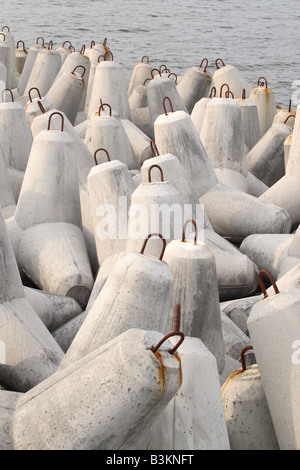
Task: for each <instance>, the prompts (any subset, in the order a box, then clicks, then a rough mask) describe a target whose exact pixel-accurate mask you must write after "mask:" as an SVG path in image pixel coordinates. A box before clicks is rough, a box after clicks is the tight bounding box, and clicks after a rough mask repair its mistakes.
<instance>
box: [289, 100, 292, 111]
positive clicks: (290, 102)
mask: <svg viewBox="0 0 300 470" xmlns="http://www.w3.org/2000/svg"><path fill="white" fill-rule="evenodd" d="M291 110H292V100H290V101H289V113H290V112H291Z"/></svg>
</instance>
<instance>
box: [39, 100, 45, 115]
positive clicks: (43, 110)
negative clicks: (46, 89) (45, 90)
mask: <svg viewBox="0 0 300 470" xmlns="http://www.w3.org/2000/svg"><path fill="white" fill-rule="evenodd" d="M37 104H38V106H39V108H40V110H41V111H42V114H45V113H46V110H45V108H44V106H43V105H42V102H41V101H40V100H38V102H37Z"/></svg>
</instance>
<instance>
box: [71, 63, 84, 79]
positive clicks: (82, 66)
mask: <svg viewBox="0 0 300 470" xmlns="http://www.w3.org/2000/svg"><path fill="white" fill-rule="evenodd" d="M79 67H81V68H82V69H83V74H82V75H81V78H83V76H84V74H85V67H84V65H77V66H76V67H75V68H74V70H73V72H72V73H74V72H75V70H76V69H78V68H79Z"/></svg>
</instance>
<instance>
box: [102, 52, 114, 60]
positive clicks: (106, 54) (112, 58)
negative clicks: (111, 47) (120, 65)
mask: <svg viewBox="0 0 300 470" xmlns="http://www.w3.org/2000/svg"><path fill="white" fill-rule="evenodd" d="M108 54H110V55H111V60H112V61H113V60H114V56H113V53H112V52H111V51H106V52H105V54H104V60H106V58H107V56H108Z"/></svg>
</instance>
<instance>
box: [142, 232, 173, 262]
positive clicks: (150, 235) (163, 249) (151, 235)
mask: <svg viewBox="0 0 300 470" xmlns="http://www.w3.org/2000/svg"><path fill="white" fill-rule="evenodd" d="M151 237H159V238H161V239H162V241H163V247H162V250H161V253H160V256H159V261H161V260H162V259H163V256H164V253H165V249H166V246H167V242H166V239H165V238H164V237H163V236H162V235H161V234H160V233H150V234H149V235H148V237H147V238H146V239H145V240H144V243H143V246H142V248H141V251H140V254H141V255H143V254H144V251H145V248H146V245H147V243H148V240H149V238H151Z"/></svg>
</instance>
